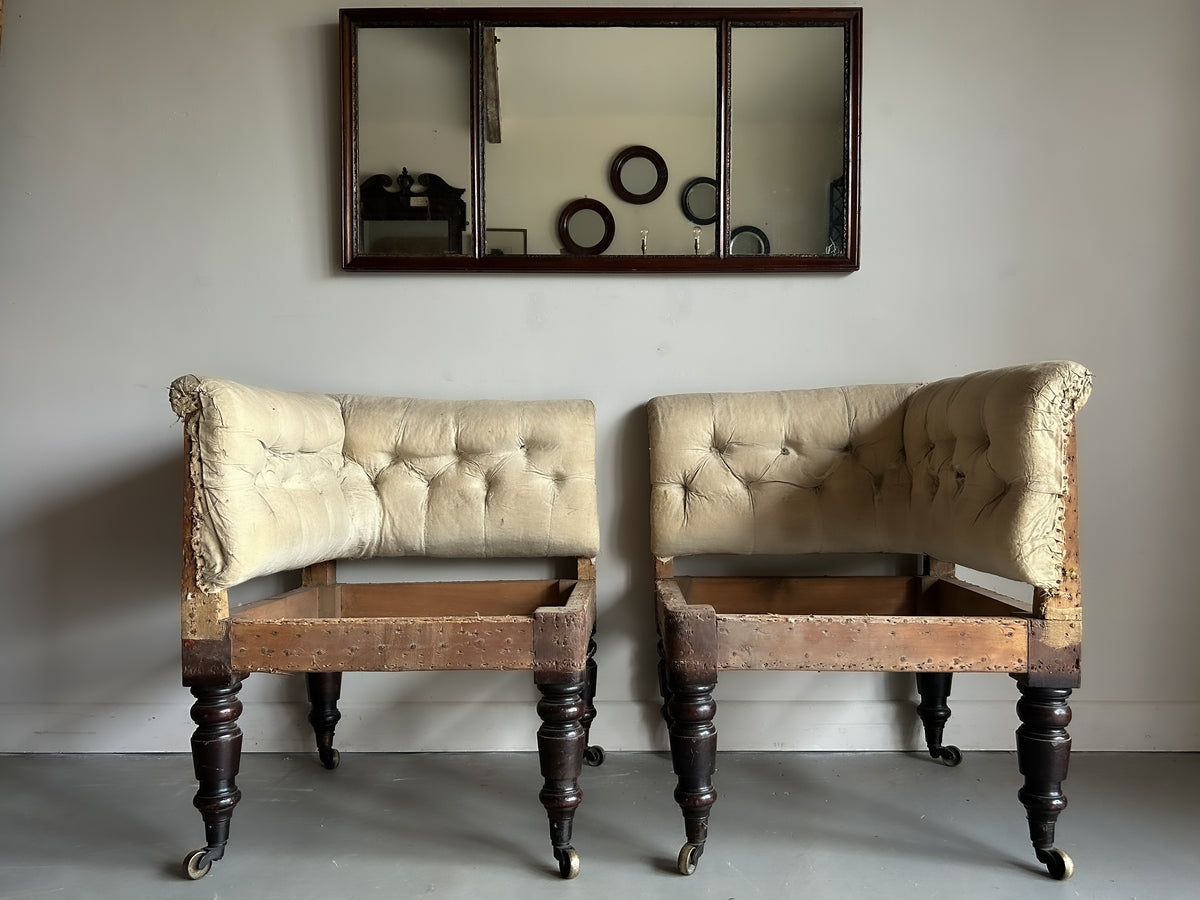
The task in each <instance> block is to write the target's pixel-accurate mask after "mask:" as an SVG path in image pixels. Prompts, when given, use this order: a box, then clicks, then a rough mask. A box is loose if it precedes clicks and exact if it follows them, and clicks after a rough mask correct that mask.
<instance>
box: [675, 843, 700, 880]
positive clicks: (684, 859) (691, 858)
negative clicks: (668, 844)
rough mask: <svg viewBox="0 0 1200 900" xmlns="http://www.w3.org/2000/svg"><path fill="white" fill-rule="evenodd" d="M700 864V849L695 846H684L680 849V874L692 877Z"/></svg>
mask: <svg viewBox="0 0 1200 900" xmlns="http://www.w3.org/2000/svg"><path fill="white" fill-rule="evenodd" d="M698 862H700V848H699V847H698V846H696V845H695V844H684V845H683V846H682V847H680V848H679V860H678V866H679V874H680V875H691V874H692V873H693V872H695V871H696V863H698Z"/></svg>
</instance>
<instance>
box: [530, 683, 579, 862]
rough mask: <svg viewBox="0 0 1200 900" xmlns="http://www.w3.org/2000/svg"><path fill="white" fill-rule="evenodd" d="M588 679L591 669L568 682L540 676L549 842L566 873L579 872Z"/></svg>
mask: <svg viewBox="0 0 1200 900" xmlns="http://www.w3.org/2000/svg"><path fill="white" fill-rule="evenodd" d="M585 683H586V674H585V673H582V672H581V673H579V674H578V675H577V676H570V677H569V680H565V681H560V680H553V679H551V678H547V679H545V680H541V679H538V688H539V689H540V690H541V692H542V699H541V700H539V701H538V705H537V711H538V715H539V716H540V717H541V720H542V725H541V727H540V728H539V729H538V733H537V743H538V759H539V761H540V762H541V768H542V777H543V778H544V779H545V784H544V785H543V786H542V790H541V793H540V794H539V795H538V797H539V799H540V800H541V801H542V806H544V807H545V808H546V815H547V816H548V817H549V819H550V842H551V844H552V845H553V846H554V858H555V859H556V860H557V861H558V871H559V874H560V875H562V877H563V878H574V877H575V876H576V875H578V874H579V855H578V854H577V853H576V852H575V849H574V848H573V847H572V846H571V827H572V824H573V823H574V820H575V809H576V807H578V806H579V803H580V801H582V800H583V792H582V791H581V790H580V789H579V773H580V772H581V771H582V769H583V755H584V750H585V749H586V747H587V731H586V729H585V728H584V725H583V715H584V710H585V708H586V704H585V702H584V699H583V691H584V686H585Z"/></svg>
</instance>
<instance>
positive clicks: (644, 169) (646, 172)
mask: <svg viewBox="0 0 1200 900" xmlns="http://www.w3.org/2000/svg"><path fill="white" fill-rule="evenodd" d="M657 182H658V172H657V171H656V170H655V168H654V163H652V162H650V160H648V159H646V158H645V157H644V156H639V157H636V158H634V159H631V160H629V161H628V162H627V163H625V165H623V166H621V184H622V185H624V187H625V190H627V191H629V193H631V194H648V193H650V191H651V190H652V189H653V188H654V185H655V184H656V183H657Z"/></svg>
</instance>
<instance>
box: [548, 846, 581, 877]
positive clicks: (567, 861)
mask: <svg viewBox="0 0 1200 900" xmlns="http://www.w3.org/2000/svg"><path fill="white" fill-rule="evenodd" d="M554 855H555V856H557V857H558V874H559V875H561V876H562V877H563V878H566V879H568V880H570V879H572V878H574V877H575V876H576V875H578V874H579V854H578V853H576V852H575V848H574V847H568V848H567V849H566V850H562V851H558V852H556V853H555V854H554Z"/></svg>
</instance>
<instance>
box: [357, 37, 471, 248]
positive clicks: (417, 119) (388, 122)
mask: <svg viewBox="0 0 1200 900" xmlns="http://www.w3.org/2000/svg"><path fill="white" fill-rule="evenodd" d="M470 59H471V31H470V29H469V28H363V29H359V32H358V60H359V66H358V69H359V77H358V160H357V163H358V173H359V174H358V190H359V197H358V209H359V212H360V215H359V216H356V217H355V218H356V220H357V223H356V224H357V225H358V229H357V232H358V233H357V235H356V240H355V246H356V247H357V249H358V252H360V253H367V254H383V255H397V256H443V255H448V254H453V253H458V254H461V253H462V231H463V229H462V226H455V227H454V228H452V226H451V217H452V216H454V215H455V212H456V211H457V210H456V211H450V210H447V209H443V205H444V204H442V203H441V202H440V199H439V198H438V197H436V196H434V195H431V194H430V193H429V192H428V191H427V189H426V187H425V186H423V185H421V184H420V183H419V179H420V177H421V176H423V175H427V174H432V175H435V176H437V177H438V178H440V179H441V180H442V181H444V182H446V184H447V185H448V186H450V187H451V188H454V189H461V190H462V193H461V195H460V197H461V211H462V213H463V215H464V217H465V211H466V210H469V209H470V208H471V196H470V184H471V103H470V98H471V79H470V75H471V67H470ZM405 170H407V173H405ZM402 173H404V174H408V173H411V176H412V178H411V180H412V186H411V190H406V189H405V187H404V182H405V181H407V180H408V179H405V178H402ZM376 176H384V178H381V179H378V178H377V179H376V180H375V181H373V182H372V179H373V178H375V177H376ZM438 193H439V192H436V191H435V192H434V194H438ZM440 193H445V192H440ZM453 205H454V206H456V207H457V206H458V205H459V204H457V203H456V204H453ZM463 221H464V225H465V218H464V220H463ZM468 252H469V248H468Z"/></svg>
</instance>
